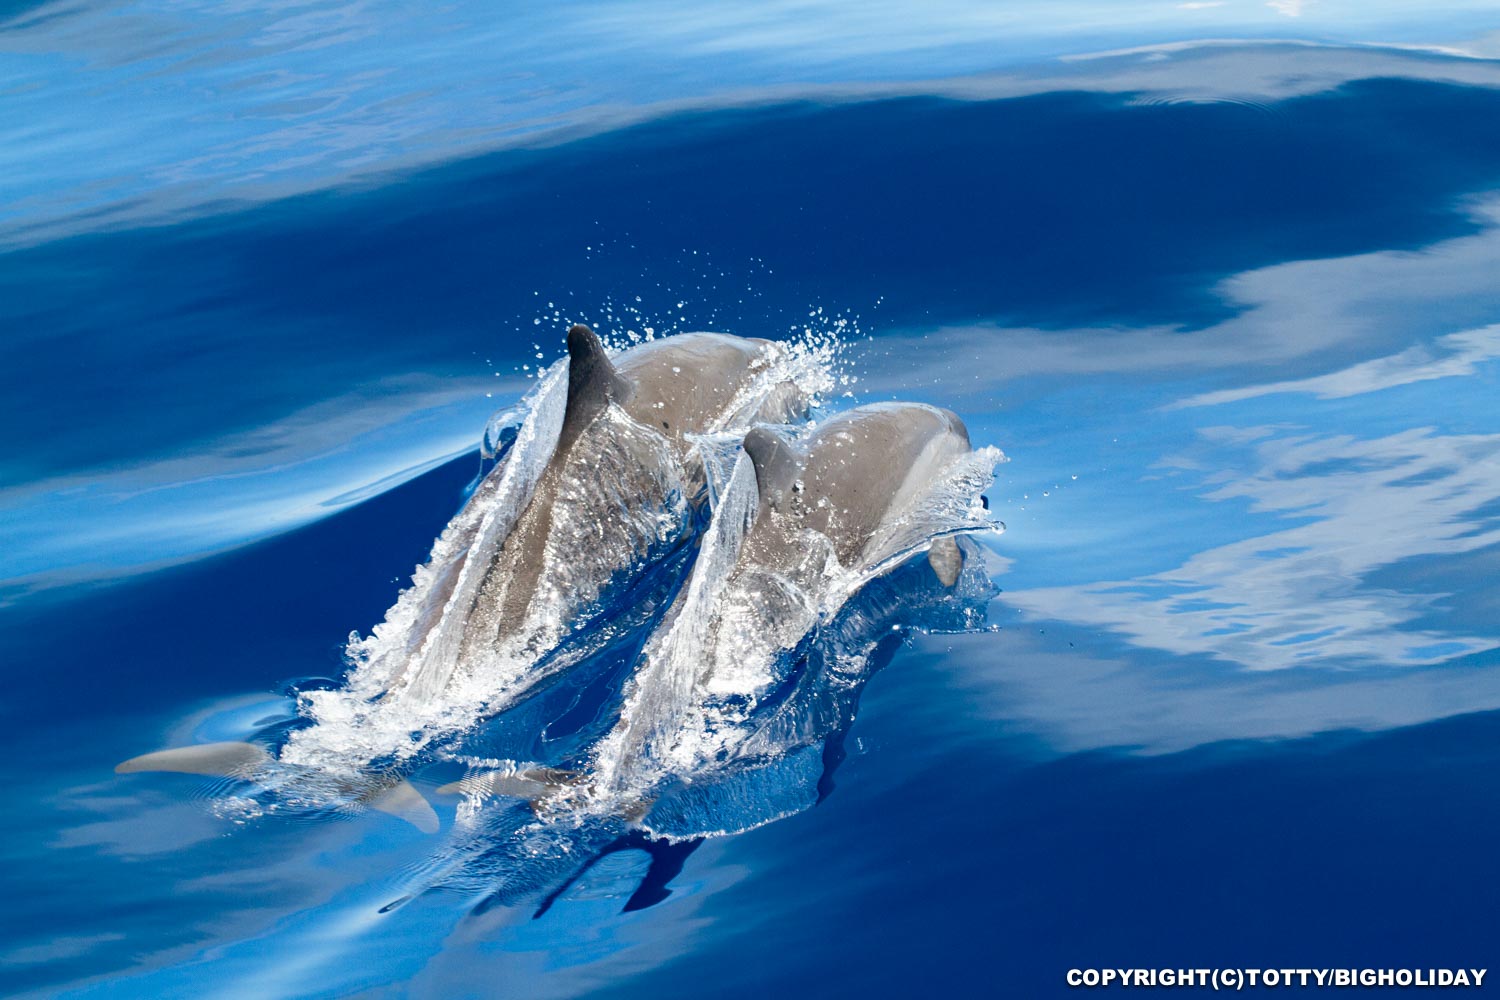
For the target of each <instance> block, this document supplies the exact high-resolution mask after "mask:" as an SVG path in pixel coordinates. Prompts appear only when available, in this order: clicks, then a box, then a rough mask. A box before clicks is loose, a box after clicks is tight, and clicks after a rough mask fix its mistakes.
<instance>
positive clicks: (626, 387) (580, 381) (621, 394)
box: [561, 323, 630, 446]
mask: <svg viewBox="0 0 1500 1000" xmlns="http://www.w3.org/2000/svg"><path fill="white" fill-rule="evenodd" d="M629 391H630V383H628V382H626V381H625V379H623V378H622V377H620V373H619V372H617V371H615V366H614V365H613V364H611V363H610V360H609V355H608V354H607V353H605V350H604V344H603V343H602V342H601V341H600V340H599V336H598V334H596V333H594V331H593V330H590V329H589V328H588V327H586V326H584V325H583V324H582V323H576V324H574V325H573V326H572V327H570V328H569V329H568V406H567V411H566V413H565V414H564V415H563V427H562V438H561V443H562V445H564V446H565V445H568V444H571V443H572V442H573V441H574V440H576V439H577V437H578V434H579V432H580V431H582V430H583V428H584V427H586V426H588V424H589V422H590V421H592V420H593V419H594V418H595V417H597V416H598V415H599V414H601V413H603V412H604V410H605V408H606V407H608V406H609V404H610V403H611V402H614V401H617V400H623V399H624V398H625V397H626V395H628V393H629Z"/></svg>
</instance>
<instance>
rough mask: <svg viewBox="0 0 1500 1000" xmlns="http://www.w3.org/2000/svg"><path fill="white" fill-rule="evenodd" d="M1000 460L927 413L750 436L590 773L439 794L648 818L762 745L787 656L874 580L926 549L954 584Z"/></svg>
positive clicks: (949, 419) (948, 420)
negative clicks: (781, 661)
mask: <svg viewBox="0 0 1500 1000" xmlns="http://www.w3.org/2000/svg"><path fill="white" fill-rule="evenodd" d="M1003 457H1004V456H1003V455H1001V454H1000V453H999V452H998V450H995V449H982V450H981V451H980V452H975V451H974V450H973V448H972V446H971V444H970V441H969V434H968V430H967V428H966V427H965V426H964V423H963V421H962V420H961V419H960V418H959V417H958V416H957V415H956V414H954V413H952V412H951V411H949V410H944V409H940V408H937V407H933V406H927V405H923V404H917V403H879V404H873V405H866V406H861V407H857V408H855V409H852V410H849V411H847V412H844V413H842V414H838V415H835V416H833V417H831V418H829V419H828V420H826V421H824V422H823V423H821V424H820V425H818V426H817V427H816V428H815V429H814V430H813V431H812V432H811V433H810V434H808V435H806V436H805V437H804V438H803V439H802V440H800V441H794V440H788V439H787V438H785V437H783V436H782V435H781V434H780V433H778V432H777V431H775V430H773V429H771V428H769V427H765V426H757V427H755V428H753V429H752V430H750V431H749V433H747V434H746V436H745V438H744V442H743V460H742V461H741V462H740V463H738V465H737V466H736V469H735V473H734V476H733V477H732V480H731V484H730V488H729V490H728V491H727V493H726V497H725V498H724V499H723V500H722V501H721V504H720V507H719V508H718V510H716V512H715V522H714V524H713V525H711V526H710V529H709V531H708V532H707V534H706V535H705V539H704V542H703V546H702V549H701V551H700V554H699V556H698V558H697V561H696V562H695V564H694V567H693V570H692V575H691V577H690V579H689V582H688V584H687V586H686V587H685V588H683V590H682V591H681V592H680V593H679V595H678V598H677V600H676V602H675V603H674V606H673V608H672V609H671V610H669V612H668V614H667V617H666V619H665V620H664V623H663V625H662V626H661V627H660V628H659V629H658V630H657V632H656V633H655V634H654V635H653V636H652V638H651V640H650V641H648V643H647V646H646V648H645V649H644V650H643V652H642V654H641V655H642V660H641V663H640V666H639V667H638V669H637V671H636V674H635V676H634V677H633V678H632V680H631V681H630V683H629V686H628V688H627V693H626V697H625V702H624V707H623V709H622V712H621V716H620V720H619V722H618V723H617V724H616V726H615V728H614V729H613V730H612V731H611V732H610V733H609V734H608V735H606V736H605V737H604V739H603V740H601V742H600V744H599V746H598V747H597V748H596V750H595V752H594V755H593V759H592V762H591V764H592V766H591V768H590V772H589V773H588V775H587V776H586V777H585V776H583V775H580V774H577V773H575V772H559V771H556V770H547V771H543V770H541V769H537V768H528V767H527V766H525V765H512V766H509V767H505V768H501V769H497V770H492V771H480V772H475V773H472V774H470V775H467V776H466V777H465V778H464V779H463V780H462V781H459V782H454V783H451V784H449V785H445V786H443V787H442V788H439V789H438V791H439V792H440V793H457V792H462V793H466V794H470V795H483V794H487V793H494V794H500V795H509V796H517V797H522V798H528V799H530V800H531V801H532V804H533V807H534V808H537V809H538V810H540V811H548V810H552V809H565V808H579V807H582V808H584V809H586V810H590V811H595V810H600V811H608V812H614V813H615V814H617V815H622V816H623V817H624V818H626V819H627V820H629V821H631V822H638V821H639V820H641V819H642V818H643V817H645V816H646V815H647V813H649V810H650V808H651V801H650V799H649V797H648V796H649V795H650V789H651V788H653V787H654V786H655V785H656V784H658V783H659V782H660V781H661V780H663V779H665V778H667V777H669V776H671V775H678V776H683V775H688V776H695V777H697V776H701V775H698V771H699V770H700V769H701V768H703V767H705V766H710V767H712V766H717V765H718V764H719V763H722V762H724V761H726V760H729V759H733V758H734V757H735V756H737V755H738V754H739V753H740V752H741V750H743V749H744V748H746V747H749V746H754V745H757V741H756V740H755V738H754V737H755V732H754V729H753V722H751V721H750V715H751V713H752V712H753V711H754V708H755V706H756V705H757V704H758V702H759V699H760V698H761V697H762V696H763V695H765V694H766V693H767V692H768V691H769V690H771V689H773V688H775V686H776V684H777V681H778V678H777V677H776V676H775V670H776V669H777V668H776V666H775V665H776V662H777V660H778V657H780V656H781V655H782V654H783V653H784V652H786V651H788V650H791V649H793V648H795V647H796V646H797V645H798V644H799V643H800V642H801V641H802V639H803V638H804V637H806V636H807V635H808V634H809V633H810V632H811V631H812V630H813V629H814V628H816V627H817V626H818V623H819V622H820V621H826V620H828V619H829V618H830V617H831V616H832V615H834V614H835V613H836V612H837V611H838V610H839V608H841V607H842V606H843V604H844V603H845V602H846V601H847V600H848V599H849V598H850V597H851V596H852V595H853V594H854V593H856V592H857V591H858V590H859V589H860V587H862V586H863V585H864V584H866V583H868V582H869V581H870V580H872V579H874V578H875V577H877V576H879V575H880V574H882V573H883V572H885V571H887V570H889V569H892V568H894V566H895V565H897V564H898V563H901V562H904V561H905V560H906V559H907V558H908V557H909V556H911V555H913V554H915V553H918V552H921V551H923V550H925V552H926V558H927V562H928V564H929V566H930V567H931V569H932V572H933V574H934V575H935V576H936V578H937V581H938V582H939V583H940V584H941V585H942V586H943V587H945V588H953V587H954V586H956V584H957V583H958V581H959V577H960V573H961V571H962V569H963V565H964V553H963V550H962V549H961V548H960V546H959V545H958V543H957V541H956V536H958V535H960V534H963V533H969V532H973V531H978V530H986V529H990V528H993V527H995V525H994V524H993V523H992V522H990V521H989V520H988V519H987V517H985V516H984V514H983V512H982V509H981V504H980V501H981V498H980V497H979V492H980V490H981V489H982V488H983V487H984V485H985V484H986V483H987V482H988V481H989V479H990V477H991V475H992V472H993V468H994V465H995V464H996V463H997V462H998V461H1002V460H1003ZM766 749H769V750H771V751H772V752H779V751H784V750H785V749H786V748H785V747H779V748H777V747H767V748H766Z"/></svg>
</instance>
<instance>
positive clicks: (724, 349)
mask: <svg viewBox="0 0 1500 1000" xmlns="http://www.w3.org/2000/svg"><path fill="white" fill-rule="evenodd" d="M567 349H568V361H567V366H566V383H565V390H566V395H565V397H564V398H563V399H562V400H561V406H560V407H559V406H556V405H553V406H551V408H550V409H549V408H548V406H547V399H546V391H547V390H546V389H545V388H544V389H543V391H542V393H541V394H539V396H538V399H537V405H536V407H534V409H533V412H532V414H531V416H530V417H528V423H527V425H523V428H522V431H521V433H520V434H519V435H518V437H517V440H516V442H515V444H514V445H513V446H512V448H511V451H510V452H508V453H507V456H506V459H505V460H504V461H503V462H502V463H501V464H500V465H498V466H497V467H496V468H495V469H493V470H492V471H491V473H490V474H489V475H488V476H487V477H486V478H485V479H484V481H483V482H482V483H481V484H480V486H479V487H478V488H477V489H476V491H475V493H474V495H473V496H472V497H471V498H470V500H469V502H468V503H467V504H466V505H465V507H464V508H463V509H462V510H461V511H460V512H459V513H458V515H456V516H455V517H454V519H453V521H452V522H451V523H450V524H449V526H448V528H447V529H445V531H444V532H443V534H442V536H440V537H439V539H438V541H437V542H436V543H435V545H434V548H433V554H432V556H431V557H430V558H429V560H428V563H427V564H426V566H424V567H421V568H419V570H418V574H417V576H416V577H414V581H415V583H414V586H413V587H412V588H410V589H409V590H408V591H406V592H404V593H403V595H402V597H401V598H400V599H398V602H397V604H396V606H395V607H393V608H392V609H391V611H390V612H389V613H388V614H387V624H386V626H384V627H382V629H377V630H376V639H377V640H378V641H376V642H375V643H373V644H372V643H371V642H370V641H369V640H366V650H365V654H366V658H365V659H364V660H363V662H359V661H357V662H356V667H355V669H354V670H353V671H351V674H350V677H349V678H348V681H347V682H346V686H345V689H344V690H342V691H320V692H311V693H306V694H304V695H303V698H304V700H305V702H306V703H308V704H313V705H316V704H318V703H319V702H320V701H321V702H322V703H324V704H326V703H327V700H328V699H343V701H344V702H345V703H346V705H345V707H346V708H347V709H348V711H344V712H341V713H335V714H340V715H342V716H343V719H342V720H341V722H340V724H339V725H338V726H336V727H335V728H336V729H338V730H339V731H338V732H333V733H322V732H321V731H322V730H323V729H324V728H325V727H326V725H327V723H325V722H324V721H322V720H319V721H318V722H317V723H316V724H315V725H313V726H310V727H308V728H305V729H301V730H297V731H295V732H293V733H292V735H291V736H290V738H289V739H288V741H287V743H286V744H285V745H284V746H283V747H282V749H281V752H280V755H279V757H280V759H279V760H277V759H275V758H273V757H272V755H271V754H270V752H269V751H268V750H267V749H266V748H265V747H262V746H260V745H259V744H255V743H214V744H204V745H199V746H191V747H181V748H176V749H170V750H162V751H158V752H155V753H150V754H145V755H143V756H140V757H135V758H132V759H131V760H128V761H125V762H124V763H122V764H121V765H119V767H117V768H116V770H117V772H119V773H134V772H139V771H169V772H180V773H190V774H205V775H219V776H225V777H235V778H240V779H243V780H252V781H254V780H261V779H262V778H263V777H265V776H266V775H267V772H268V770H269V769H273V768H274V767H276V766H277V765H286V764H290V765H291V766H292V767H293V769H296V768H299V767H309V766H310V767H320V766H325V765H328V764H329V762H330V759H331V758H330V754H329V753H328V751H329V750H330V749H332V750H333V751H335V753H334V754H333V755H332V759H333V762H334V765H335V766H337V765H344V766H347V764H348V763H349V762H348V760H347V757H346V758H345V759H344V760H338V759H337V758H338V755H339V753H340V752H347V750H348V748H349V747H351V746H352V747H353V748H354V750H355V753H356V755H357V756H359V755H362V756H363V757H364V758H365V760H367V761H368V760H374V759H375V758H376V757H379V756H381V755H382V754H384V753H389V752H390V745H389V744H390V740H391V738H392V737H393V736H395V735H396V734H397V733H409V732H410V731H411V730H412V729H413V728H414V727H420V726H422V725H424V724H425V723H426V722H427V721H429V720H428V719H427V718H426V717H424V709H425V708H426V707H427V706H430V705H432V704H434V703H435V702H438V701H440V700H441V698H442V696H443V694H444V692H445V690H446V689H448V688H449V687H450V686H451V685H453V684H455V683H456V684H459V685H462V686H465V688H466V690H467V691H468V692H469V693H472V692H473V691H474V690H475V689H478V690H480V691H481V692H482V694H483V695H485V696H495V695H499V694H502V693H503V694H506V695H508V696H513V697H514V696H519V695H520V694H521V693H523V692H524V690H526V689H529V688H530V687H531V686H532V685H534V684H535V683H537V682H538V681H540V680H541V676H539V675H538V673H537V672H536V671H534V670H530V669H528V668H530V667H531V666H533V665H535V663H536V662H537V661H538V659H540V658H541V656H542V655H544V654H545V653H546V651H547V650H548V649H549V648H550V647H552V646H554V645H555V644H556V642H557V641H558V640H559V639H560V638H561V637H563V636H564V635H566V634H567V633H568V632H569V631H571V630H573V629H575V628H576V627H578V626H579V625H580V624H582V623H583V622H585V621H587V620H588V618H589V617H590V614H589V608H590V605H591V604H593V603H594V602H595V601H596V600H597V598H598V597H599V596H600V595H601V594H602V592H603V590H604V588H605V587H606V586H608V585H610V584H612V583H621V582H622V581H621V579H620V578H621V577H622V576H624V575H626V574H628V573H629V572H630V571H632V570H637V571H638V569H639V567H640V565H641V564H643V563H644V562H645V561H647V557H648V556H650V555H652V554H654V553H656V552H659V551H660V550H661V548H662V547H663V546H664V545H670V544H673V543H674V542H676V541H679V540H680V538H681V536H682V534H683V533H684V531H685V525H686V513H687V512H686V507H687V505H688V501H687V498H688V497H690V496H693V495H695V494H697V493H700V492H701V490H702V488H703V486H704V485H705V481H706V475H707V472H706V470H705V468H704V467H703V463H702V461H701V458H699V457H698V456H697V454H696V452H695V450H694V447H695V439H696V438H698V437H699V436H705V435H712V434H715V433H723V432H730V431H737V430H739V429H742V428H744V427H746V426H749V425H750V424H751V423H752V422H755V421H770V422H774V423H787V422H792V421H796V420H801V419H804V418H805V417H806V416H807V414H808V411H809V408H810V405H811V404H810V399H809V396H808V394H807V393H806V392H804V391H803V390H802V388H800V386H799V385H798V383H797V381H796V380H795V379H794V378H793V377H792V376H791V375H790V374H789V366H788V352H787V350H786V348H785V347H784V346H783V345H780V344H776V343H774V342H772V341H768V340H761V339H753V338H742V337H735V336H730V335H727V334H719V333H688V334H680V335H676V336H671V337H665V338H660V339H657V340H654V341H650V342H647V343H645V344H642V345H639V346H636V347H633V348H630V349H628V350H625V351H623V352H621V353H619V354H617V355H615V356H613V357H611V356H610V354H609V352H608V351H607V350H606V349H605V347H604V345H603V343H602V342H601V341H600V339H599V337H598V336H597V335H596V334H595V333H594V331H593V330H591V329H590V328H589V327H587V326H584V325H582V324H579V325H574V326H573V327H571V328H570V329H569V330H568V334H567ZM560 377H561V376H554V378H560ZM560 388H562V387H561V386H557V385H553V386H552V387H551V391H552V392H553V393H554V399H555V396H556V394H557V391H558V390H559V389H560ZM558 411H560V412H558ZM371 645H373V646H374V647H375V648H373V649H371V648H369V647H370V646H371ZM394 703H400V704H402V705H405V706H406V709H405V710H401V711H395V712H390V713H387V716H388V717H387V718H384V719H383V720H376V719H375V718H374V717H373V715H374V714H380V713H381V712H382V710H383V709H384V708H386V707H388V706H390V705H392V704H394ZM471 721H472V719H471ZM365 723H369V724H368V725H364V724H365ZM382 723H383V724H382ZM362 727H363V728H365V729H368V730H371V732H368V733H360V732H359V730H360V729H361V728H362ZM320 735H322V736H326V737H327V740H326V741H325V742H320ZM412 752H414V750H413V751H412ZM351 773H356V774H357V773H358V769H357V767H356V768H354V769H352V770H351ZM539 773H541V772H539ZM542 781H543V783H546V784H555V783H556V781H557V776H556V775H552V774H550V773H543V777H542ZM347 784H349V789H348V791H350V792H351V793H354V794H357V797H358V800H359V801H361V802H362V803H364V804H367V805H369V806H371V807H372V808H375V809H378V810H381V811H385V812H389V813H391V814H393V815H397V816H399V817H401V818H403V819H407V820H408V821H410V822H412V823H413V824H414V825H416V826H417V827H418V828H419V829H423V830H427V831H430V830H434V829H436V818H435V816H432V815H431V807H430V806H428V805H427V804H426V802H425V800H423V799H422V797H421V795H420V794H419V793H417V792H416V790H415V789H414V788H412V787H411V786H410V785H409V784H408V783H407V782H406V781H405V780H404V779H401V778H400V777H399V776H395V775H387V776H383V777H375V778H373V779H372V778H371V777H370V776H367V775H366V776H362V777H360V778H359V780H358V781H355V780H354V779H351V781H350V782H348V783H347ZM418 803H420V807H419V806H418V805H417V804H418Z"/></svg>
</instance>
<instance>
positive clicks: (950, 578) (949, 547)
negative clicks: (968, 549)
mask: <svg viewBox="0 0 1500 1000" xmlns="http://www.w3.org/2000/svg"><path fill="white" fill-rule="evenodd" d="M927 564H928V565H929V566H931V567H932V571H933V572H934V573H936V574H937V578H938V579H939V580H941V581H942V584H943V586H945V587H951V586H953V585H954V584H955V583H957V582H958V574H959V573H960V572H962V571H963V568H964V554H963V552H962V551H961V550H960V549H959V547H958V543H957V542H955V541H954V540H953V538H952V537H951V536H950V537H945V538H939V539H938V540H937V541H935V542H933V543H932V547H931V548H929V549H928V550H927Z"/></svg>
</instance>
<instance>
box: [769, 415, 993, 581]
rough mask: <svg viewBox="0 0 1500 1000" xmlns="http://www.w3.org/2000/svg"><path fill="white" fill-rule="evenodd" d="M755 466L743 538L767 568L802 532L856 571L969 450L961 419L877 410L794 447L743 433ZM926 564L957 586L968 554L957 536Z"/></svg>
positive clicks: (826, 426)
mask: <svg viewBox="0 0 1500 1000" xmlns="http://www.w3.org/2000/svg"><path fill="white" fill-rule="evenodd" d="M744 447H745V453H746V454H747V455H748V456H749V457H750V461H751V462H752V463H753V464H754V466H755V481H756V488H757V490H758V492H759V497H760V503H759V511H758V513H757V515H756V520H755V523H754V525H753V526H752V527H751V529H750V533H749V535H748V536H747V537H746V539H745V547H746V554H747V555H748V556H749V557H750V558H752V559H754V560H756V561H758V562H762V563H768V564H775V563H777V562H789V561H791V557H792V555H793V551H792V547H793V546H796V545H797V544H798V533H799V531H800V530H801V529H811V530H813V531H816V532H817V533H818V534H820V535H822V536H823V537H825V538H827V539H829V540H830V541H831V542H832V543H833V546H834V552H835V554H836V555H837V556H838V560H839V562H840V563H842V564H843V565H845V566H854V565H855V564H856V563H857V562H858V561H859V560H861V559H868V558H873V556H874V554H873V553H869V552H868V551H867V550H868V549H869V547H870V544H871V542H872V540H874V538H875V536H876V534H877V532H878V531H879V529H880V528H881V527H882V525H883V524H884V523H885V522H886V520H887V518H888V517H890V516H891V515H892V514H894V513H896V512H899V511H901V510H902V508H903V507H904V506H905V505H906V504H907V503H908V502H910V500H911V499H912V498H913V497H914V496H915V495H916V494H917V493H918V492H919V491H920V490H921V489H923V488H924V487H925V486H926V485H928V484H929V483H931V482H932V481H933V480H934V479H935V478H936V477H937V476H938V475H939V474H940V473H941V472H942V471H943V470H944V469H945V468H947V467H948V466H949V465H951V464H952V463H953V461H954V460H955V459H957V458H960V457H962V456H963V455H967V454H968V453H969V452H970V451H971V450H972V448H971V446H970V444H969V431H968V429H967V428H966V427H965V426H964V423H963V421H962V420H960V419H959V418H958V415H957V414H955V413H953V412H951V411H949V410H944V409H940V408H938V407H935V406H927V405H924V404H921V403H874V404H870V405H867V406H860V407H856V408H855V409H852V410H848V411H846V412H844V413H841V414H838V415H837V416H834V417H832V418H830V419H829V420H827V421H826V422H824V423H823V424H821V425H819V426H818V427H817V429H816V430H815V431H814V432H813V433H812V434H811V435H810V436H809V437H808V439H807V440H806V441H805V442H803V443H802V444H801V445H800V447H796V448H794V447H793V446H792V445H790V444H788V443H787V442H786V441H785V440H784V439H783V438H781V437H780V436H779V435H777V434H776V433H775V432H774V431H772V430H770V429H768V428H765V427H756V428H754V429H752V430H751V431H750V432H749V433H748V434H746V435H745V444H744ZM928 561H929V562H930V563H931V565H932V568H933V571H934V572H935V573H936V574H937V575H938V578H939V579H940V580H942V582H943V584H944V585H945V586H949V587H951V586H953V585H954V583H955V582H957V580H958V574H959V571H960V570H961V569H962V568H963V556H962V555H961V553H960V552H959V549H958V545H957V544H956V543H955V542H954V541H953V539H952V538H950V537H943V538H939V539H936V540H935V541H933V542H932V544H931V547H930V548H929V549H928Z"/></svg>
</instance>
